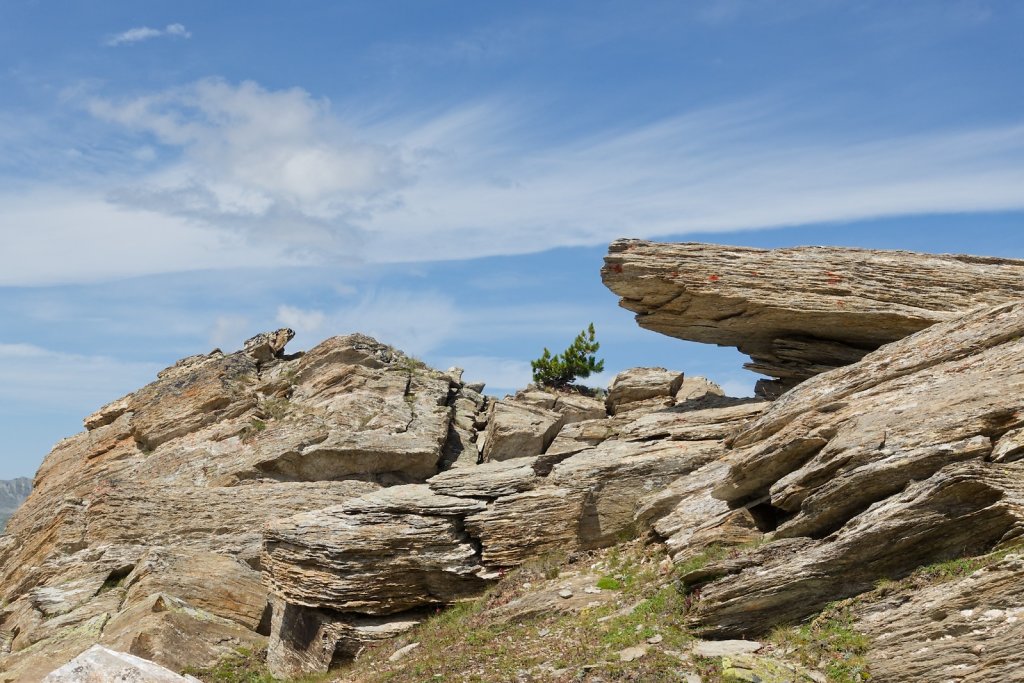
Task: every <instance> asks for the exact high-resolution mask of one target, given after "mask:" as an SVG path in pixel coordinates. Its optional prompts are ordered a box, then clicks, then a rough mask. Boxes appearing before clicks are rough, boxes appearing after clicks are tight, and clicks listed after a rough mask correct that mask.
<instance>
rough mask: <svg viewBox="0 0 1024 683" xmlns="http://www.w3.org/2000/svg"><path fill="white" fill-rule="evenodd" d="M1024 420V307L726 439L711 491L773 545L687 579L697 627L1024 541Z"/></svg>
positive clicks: (830, 380)
mask: <svg viewBox="0 0 1024 683" xmlns="http://www.w3.org/2000/svg"><path fill="white" fill-rule="evenodd" d="M1022 426H1024V302H1018V303H1011V304H1003V305H1000V306H996V307H994V308H983V309H980V310H978V311H975V312H972V313H969V314H967V315H965V316H963V317H961V318H958V319H955V320H953V321H950V322H946V323H940V324H937V325H935V326H933V327H931V328H929V329H927V330H924V331H922V332H919V333H917V334H916V335H914V336H912V337H909V338H907V339H904V340H902V341H899V342H896V343H894V344H891V345H889V346H887V347H884V348H882V349H880V350H878V351H876V352H874V353H872V354H870V355H868V356H866V357H865V358H864V359H863V360H861V361H860V362H858V363H857V364H855V365H851V366H849V367H846V368H842V369H839V370H836V371H833V372H831V373H828V374H825V375H820V376H818V377H815V378H813V379H811V380H808V381H807V382H805V383H804V384H802V385H801V386H799V387H797V388H796V389H794V390H793V391H791V392H789V393H787V394H786V395H785V396H783V397H782V398H781V399H780V400H779V401H777V402H775V403H774V404H772V407H771V408H770V409H769V410H768V411H766V412H765V413H764V414H763V415H761V416H760V417H759V418H758V419H757V420H755V421H754V422H752V423H751V424H750V425H749V426H748V427H747V428H746V429H743V430H741V431H740V432H739V433H738V434H737V435H736V436H735V437H734V438H733V439H732V445H733V447H734V449H735V451H734V453H733V455H731V456H730V464H729V469H728V472H727V473H726V474H725V476H724V478H723V479H722V480H721V481H720V483H718V484H717V485H716V486H715V488H714V491H713V495H714V496H715V497H716V498H718V499H720V500H721V501H722V502H724V503H727V504H728V506H729V507H730V508H731V509H733V510H735V509H737V508H738V507H742V506H746V507H748V508H750V509H754V508H756V507H760V508H761V510H762V511H763V513H764V516H765V517H766V518H767V519H769V520H770V521H771V522H772V528H773V531H772V532H771V533H770V534H768V536H767V539H768V540H770V541H771V542H769V543H766V544H765V545H762V546H761V547H759V548H757V549H756V550H754V551H752V552H748V553H744V554H740V555H739V556H737V557H730V558H728V559H725V560H722V561H718V562H712V563H711V564H710V565H708V566H706V567H703V568H701V569H698V570H696V571H694V572H691V573H690V574H689V575H688V576H685V577H684V581H685V582H686V583H687V584H688V585H690V586H696V585H701V586H702V587H701V590H700V596H701V599H700V601H699V603H698V607H697V609H696V611H695V612H694V615H693V619H694V621H695V622H699V623H700V625H701V626H702V627H703V628H704V629H706V631H707V632H709V633H712V634H717V635H720V636H732V635H739V634H756V633H764V632H765V631H766V630H768V629H769V628H770V627H772V626H773V625H775V624H778V623H783V622H792V621H797V620H799V619H801V618H803V617H806V616H808V615H810V614H812V613H814V612H815V611H817V610H819V609H821V608H822V607H823V606H824V605H825V604H826V603H828V602H831V601H834V600H837V599H840V598H844V597H848V596H851V595H855V594H857V593H859V592H862V591H865V590H868V589H870V588H871V586H872V585H873V584H874V583H875V582H876V581H878V580H879V579H883V578H887V579H895V578H899V577H901V576H904V575H906V574H907V573H909V572H910V571H911V570H913V569H914V568H916V567H918V566H921V565H924V564H928V563H931V562H938V561H942V560H947V559H950V558H954V557H959V556H961V555H965V554H972V553H974V554H976V553H979V552H983V551H986V550H988V549H990V548H997V547H1002V546H1006V545H1008V544H1012V543H1014V542H1019V540H1020V539H1021V538H1022V537H1024V462H1020V461H1019V458H1020V457H1021V455H1024V451H1022V450H1021V449H1020V448H1019V441H1018V436H1017V434H1018V433H1019V430H1020V429H1021V427H1022ZM1007 440H1008V441H1007ZM751 506H754V507H751ZM663 523H664V522H663ZM692 543H693V541H692V539H691V544H692Z"/></svg>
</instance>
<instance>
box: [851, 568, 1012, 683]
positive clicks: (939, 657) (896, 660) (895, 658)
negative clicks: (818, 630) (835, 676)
mask: <svg viewBox="0 0 1024 683" xmlns="http://www.w3.org/2000/svg"><path fill="white" fill-rule="evenodd" d="M853 609H854V615H855V616H856V621H855V624H854V627H855V628H856V629H857V630H858V631H860V632H862V633H864V634H866V635H867V636H869V637H870V638H871V647H870V648H869V649H868V658H869V661H870V666H871V678H872V680H878V681H887V682H888V683H915V682H916V681H927V680H936V681H957V682H958V683H987V682H988V681H1012V680H1019V679H1020V677H1021V672H1022V671H1024V648H1022V647H1021V643H1024V555H1021V554H1019V553H1017V554H1011V555H1008V556H1007V557H1006V558H1004V559H1003V560H1002V561H1000V562H997V563H995V564H992V565H990V566H987V567H984V568H982V569H979V570H978V571H976V572H973V573H971V574H970V575H969V576H965V577H963V578H961V579H959V580H957V581H954V582H941V583H938V584H936V585H932V586H925V587H915V589H914V590H913V592H912V593H910V594H908V592H907V591H896V592H895V593H892V594H890V595H886V596H884V597H883V598H881V599H878V600H867V601H864V602H861V603H859V604H855V605H854V608H853Z"/></svg>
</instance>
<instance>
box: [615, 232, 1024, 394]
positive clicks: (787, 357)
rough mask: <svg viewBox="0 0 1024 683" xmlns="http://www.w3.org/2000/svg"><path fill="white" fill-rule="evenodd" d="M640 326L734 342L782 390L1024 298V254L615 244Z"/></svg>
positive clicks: (618, 278) (622, 281) (625, 294)
mask: <svg viewBox="0 0 1024 683" xmlns="http://www.w3.org/2000/svg"><path fill="white" fill-rule="evenodd" d="M601 277H602V279H603V281H604V283H605V285H606V286H607V287H608V288H609V289H611V290H612V291H613V292H615V293H616V294H617V295H619V296H620V297H621V300H620V302H619V305H621V306H622V307H624V308H627V309H629V310H631V311H633V312H635V313H636V314H637V316H636V320H637V323H638V324H639V325H640V326H641V327H643V328H645V329H649V330H654V331H656V332H661V333H663V334H667V335H669V336H672V337H677V338H679V339H686V340H690V341H697V342H704V343H709V344H718V345H720V346H735V347H736V348H738V349H739V350H740V351H742V352H743V353H745V354H747V355H748V356H750V358H751V362H750V363H749V364H748V365H747V367H748V368H749V369H751V370H754V371H755V372H759V373H761V374H764V375H768V376H769V377H774V378H776V379H777V381H776V382H764V381H762V383H761V385H760V387H759V391H760V393H761V394H763V395H766V396H769V397H774V396H777V395H778V394H780V393H782V391H784V390H786V389H789V388H791V387H793V386H795V385H796V384H797V383H799V382H801V381H803V380H805V379H807V378H808V377H811V376H813V375H816V374H819V373H821V372H825V371H828V370H831V369H833V368H836V367H840V366H843V365H848V364H850V363H853V362H855V361H857V360H859V359H860V358H862V357H863V356H864V355H865V354H866V353H868V352H869V351H872V350H874V349H877V348H878V347H880V346H882V345H883V344H887V343H889V342H893V341H896V340H897V339H902V338H903V337H906V336H908V335H910V334H913V333H914V332H917V331H919V330H921V329H924V328H925V327H928V326H929V325H932V324H934V323H937V322H941V321H944V320H950V319H952V318H954V317H956V316H957V315H958V314H961V313H964V312H966V311H969V310H971V309H973V308H975V307H978V306H981V305H985V304H988V305H993V304H997V303H1001V302H1006V301H1011V300H1013V299H1019V298H1024V261H1021V260H1014V259H1001V258H987V257H978V256H954V255H931V254H917V253H912V252H904V251H875V250H865V249H846V248H837V247H797V248H791V249H771V250H765V249H752V248H746V247H726V246H721V245H712V244H697V243H685V244H668V243H656V242H646V241H642V240H617V241H615V242H613V243H612V244H611V246H610V247H609V250H608V255H607V256H606V257H605V265H604V267H603V268H602V270H601Z"/></svg>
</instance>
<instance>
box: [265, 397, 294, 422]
mask: <svg viewBox="0 0 1024 683" xmlns="http://www.w3.org/2000/svg"><path fill="white" fill-rule="evenodd" d="M260 410H261V411H262V412H263V414H264V415H266V416H267V417H268V418H270V419H272V420H280V419H282V418H283V417H284V416H285V415H287V414H288V413H289V412H290V410H291V402H290V401H289V400H288V399H286V398H268V399H266V400H265V401H263V403H261V404H260Z"/></svg>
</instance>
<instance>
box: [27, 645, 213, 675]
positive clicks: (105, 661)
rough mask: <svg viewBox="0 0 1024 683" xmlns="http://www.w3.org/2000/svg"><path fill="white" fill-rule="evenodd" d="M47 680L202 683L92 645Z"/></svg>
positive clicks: (120, 653)
mask: <svg viewBox="0 0 1024 683" xmlns="http://www.w3.org/2000/svg"><path fill="white" fill-rule="evenodd" d="M43 682H44V683H199V679H198V678H194V677H192V676H180V675H178V674H176V673H174V672H173V671H171V670H170V669H165V668H164V667H162V666H160V665H159V664H154V663H153V662H151V661H149V660H146V659H142V658H141V657H136V656H135V655H130V654H126V653H124V652H115V651H114V650H108V649H107V648H105V647H103V646H102V645H93V646H92V647H91V648H89V649H88V650H86V651H85V652H83V653H82V654H80V655H78V656H77V657H75V658H74V659H72V660H71V661H70V662H68V663H67V664H65V665H64V666H62V667H60V668H59V669H57V670H56V671H54V672H52V673H50V674H49V675H48V676H47V677H46V678H44V679H43Z"/></svg>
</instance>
